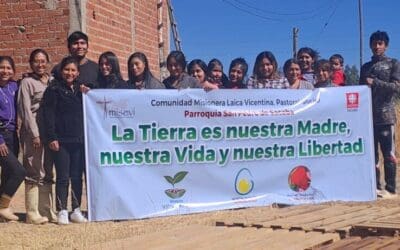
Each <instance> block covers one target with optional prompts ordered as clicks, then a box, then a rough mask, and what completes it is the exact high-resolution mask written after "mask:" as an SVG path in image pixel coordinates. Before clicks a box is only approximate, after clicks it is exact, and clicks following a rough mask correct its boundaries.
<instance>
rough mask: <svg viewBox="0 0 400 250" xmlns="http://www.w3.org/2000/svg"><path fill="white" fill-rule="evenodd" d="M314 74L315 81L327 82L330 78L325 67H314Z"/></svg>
mask: <svg viewBox="0 0 400 250" xmlns="http://www.w3.org/2000/svg"><path fill="white" fill-rule="evenodd" d="M315 74H316V77H317V83H324V82H328V81H329V79H330V71H329V69H327V68H325V67H320V68H318V69H316V72H315Z"/></svg>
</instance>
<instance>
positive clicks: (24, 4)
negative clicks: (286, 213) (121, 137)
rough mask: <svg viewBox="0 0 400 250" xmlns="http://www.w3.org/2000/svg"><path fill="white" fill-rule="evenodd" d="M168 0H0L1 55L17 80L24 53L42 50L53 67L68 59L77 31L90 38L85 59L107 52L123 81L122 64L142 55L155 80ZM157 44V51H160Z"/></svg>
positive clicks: (165, 47) (164, 49)
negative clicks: (70, 41) (11, 63)
mask: <svg viewBox="0 0 400 250" xmlns="http://www.w3.org/2000/svg"><path fill="white" fill-rule="evenodd" d="M167 4H168V2H167V0H1V1H0V27H1V29H0V55H9V56H12V57H13V59H14V60H15V63H16V65H17V77H20V76H21V74H22V73H24V72H27V71H29V64H28V61H29V54H30V52H31V51H32V50H34V49H36V48H43V49H45V50H46V51H47V52H48V53H49V55H50V60H51V63H52V64H53V65H54V64H56V63H58V62H60V61H61V59H62V58H63V57H64V56H66V55H68V50H67V37H68V34H70V33H72V32H73V31H76V30H81V31H83V32H85V33H86V34H87V35H88V36H89V54H88V57H89V58H90V59H92V60H94V61H96V62H97V60H98V56H99V55H100V54H101V53H102V52H105V51H108V50H111V51H113V52H114V53H116V55H117V56H118V58H119V60H120V64H121V70H122V72H123V76H124V78H127V59H128V57H129V55H130V54H132V53H133V52H135V51H141V52H144V53H145V54H146V55H147V57H148V59H149V63H150V68H151V70H152V72H153V73H154V75H156V76H160V73H161V71H160V63H162V62H164V60H165V58H166V56H167V54H168V52H169V34H170V32H169V27H170V25H169V17H168V6H167ZM159 44H161V46H159Z"/></svg>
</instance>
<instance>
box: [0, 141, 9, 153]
mask: <svg viewBox="0 0 400 250" xmlns="http://www.w3.org/2000/svg"><path fill="white" fill-rule="evenodd" d="M7 155H8V147H7V145H6V143H4V142H3V143H2V144H0V156H3V157H6V156H7Z"/></svg>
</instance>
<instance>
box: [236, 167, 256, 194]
mask: <svg viewBox="0 0 400 250" xmlns="http://www.w3.org/2000/svg"><path fill="white" fill-rule="evenodd" d="M253 188H254V181H253V175H252V174H251V172H250V170H249V169H247V168H242V169H241V170H240V171H239V172H238V173H237V175H236V178H235V191H236V193H238V194H240V195H246V194H249V193H250V192H251V191H252V190H253Z"/></svg>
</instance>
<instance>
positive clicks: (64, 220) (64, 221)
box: [57, 210, 69, 225]
mask: <svg viewBox="0 0 400 250" xmlns="http://www.w3.org/2000/svg"><path fill="white" fill-rule="evenodd" d="M57 223H58V225H68V224H69V220H68V211H67V210H61V211H60V212H58V215H57Z"/></svg>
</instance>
